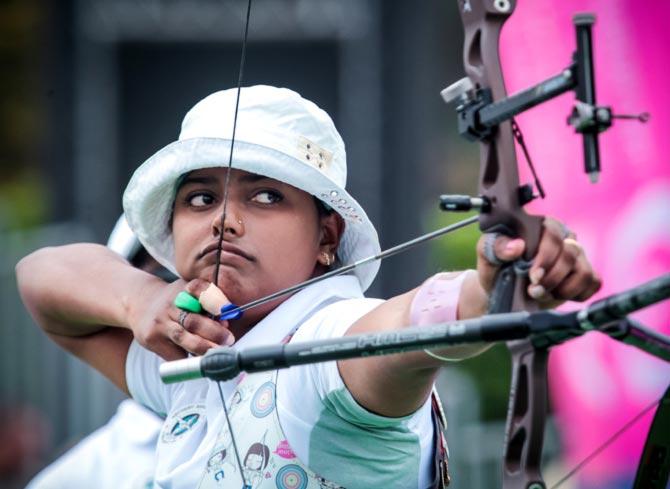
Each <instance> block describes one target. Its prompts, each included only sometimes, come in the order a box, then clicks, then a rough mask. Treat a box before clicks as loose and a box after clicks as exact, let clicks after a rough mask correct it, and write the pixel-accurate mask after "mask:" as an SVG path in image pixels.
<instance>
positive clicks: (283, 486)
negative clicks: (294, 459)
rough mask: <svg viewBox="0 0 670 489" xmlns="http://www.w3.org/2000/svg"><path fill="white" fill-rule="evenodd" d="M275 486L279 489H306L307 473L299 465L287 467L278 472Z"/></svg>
mask: <svg viewBox="0 0 670 489" xmlns="http://www.w3.org/2000/svg"><path fill="white" fill-rule="evenodd" d="M275 485H276V486H277V487H278V488H279V489H305V488H306V487H307V473H306V472H305V471H304V470H303V469H302V467H300V466H299V465H295V464H291V465H285V466H283V467H282V468H281V469H279V471H278V472H277V477H275Z"/></svg>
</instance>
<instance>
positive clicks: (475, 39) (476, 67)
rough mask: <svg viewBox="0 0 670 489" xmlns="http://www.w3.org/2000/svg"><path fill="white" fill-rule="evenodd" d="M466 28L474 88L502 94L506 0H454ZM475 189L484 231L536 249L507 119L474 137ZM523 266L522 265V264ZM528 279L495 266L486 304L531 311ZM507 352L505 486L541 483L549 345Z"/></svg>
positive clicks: (484, 94) (534, 223)
mask: <svg viewBox="0 0 670 489" xmlns="http://www.w3.org/2000/svg"><path fill="white" fill-rule="evenodd" d="M459 4H460V7H461V8H460V12H461V18H462V21H463V26H464V32H465V43H464V51H463V60H464V65H465V72H466V74H467V75H468V77H469V78H470V81H471V82H472V84H473V85H474V90H475V92H476V93H477V94H478V96H479V97H481V98H482V99H483V100H485V101H492V102H495V101H498V100H502V99H504V98H505V97H506V91H505V83H504V79H503V75H502V71H501V67H500V59H499V55H498V43H499V38H500V31H501V29H502V26H503V24H504V23H505V21H506V20H507V19H508V18H509V16H510V15H511V14H512V12H513V11H514V7H515V2H514V1H507V0H495V1H484V0H462V1H460V2H459ZM480 148H481V156H480V177H479V191H480V194H481V196H483V197H485V199H486V200H487V201H488V203H489V208H488V209H486V210H487V212H483V213H482V214H481V215H480V228H481V230H482V231H483V232H500V233H503V234H507V235H509V236H514V237H520V238H522V239H524V241H525V243H526V254H525V255H524V259H525V260H527V261H529V260H530V259H532V257H533V256H534V255H535V253H536V251H537V248H538V244H539V241H540V234H541V231H542V222H543V219H544V218H543V217H542V216H531V215H528V214H527V213H526V212H525V211H524V210H523V208H522V206H523V204H524V203H526V201H524V200H523V194H522V189H521V187H520V184H519V174H518V169H517V160H516V154H515V147H514V137H513V134H512V128H511V123H510V121H505V122H502V123H501V124H499V125H498V126H497V128H494V129H493V131H492V132H491V134H490V135H489V136H488V137H484V138H481V139H480ZM526 270H527V266H526ZM526 286H527V280H526V278H525V277H523V276H521V275H517V273H516V272H515V270H514V266H513V265H508V266H506V267H504V268H503V269H502V270H501V271H500V272H499V274H498V278H497V282H496V286H495V288H494V291H493V295H492V311H491V312H508V311H520V310H527V311H534V310H537V309H538V306H537V304H536V303H535V302H534V301H532V300H531V299H530V298H529V297H528V296H527V294H526ZM508 346H509V348H510V351H511V354H512V386H511V394H510V401H509V407H508V418H507V428H506V434H505V449H504V460H503V488H512V487H514V488H519V487H523V488H534V489H541V488H544V487H545V486H544V482H543V480H542V475H541V473H540V462H541V453H542V444H543V436H544V424H545V420H546V411H547V358H548V352H547V350H546V349H545V350H536V349H535V348H534V347H533V346H532V344H531V343H530V342H529V341H525V340H524V341H515V342H510V343H509V344H508Z"/></svg>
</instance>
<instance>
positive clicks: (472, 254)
mask: <svg viewBox="0 0 670 489" xmlns="http://www.w3.org/2000/svg"><path fill="white" fill-rule="evenodd" d="M473 215H475V213H474V212H472V213H456V212H453V213H448V212H439V211H438V212H435V213H433V214H431V216H430V222H429V227H428V228H429V229H437V228H439V227H444V226H447V225H449V224H453V223H455V222H457V221H460V220H463V219H466V218H467V217H470V216H473ZM479 236H481V233H480V231H479V228H478V227H477V226H476V225H471V226H468V227H466V228H463V229H459V230H458V231H455V232H454V233H453V234H449V235H448V236H446V237H444V238H442V239H438V240H434V241H432V243H431V247H430V266H431V268H430V269H431V270H436V271H452V270H465V269H469V268H473V269H474V268H476V266H477V254H476V251H475V247H476V245H477V240H478V239H479ZM454 368H458V369H461V370H463V371H464V372H466V373H467V374H469V375H471V376H472V378H473V380H474V381H475V383H476V385H477V389H478V390H479V395H480V398H481V400H482V405H481V409H482V411H481V415H482V418H483V419H484V420H487V421H488V420H494V419H501V418H504V417H505V416H506V413H507V399H508V397H509V386H510V375H511V367H510V356H509V352H508V350H507V348H506V347H505V345H502V344H500V345H496V346H495V347H493V348H491V349H489V350H488V351H487V352H485V353H483V354H481V355H478V356H476V357H474V358H470V359H468V360H465V361H463V362H460V363H458V364H455V365H454Z"/></svg>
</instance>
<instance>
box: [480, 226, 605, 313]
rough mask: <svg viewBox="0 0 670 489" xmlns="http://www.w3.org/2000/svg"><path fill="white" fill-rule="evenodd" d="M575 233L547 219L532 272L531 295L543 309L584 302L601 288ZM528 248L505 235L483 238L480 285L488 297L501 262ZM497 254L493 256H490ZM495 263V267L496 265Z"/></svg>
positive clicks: (520, 241) (529, 288)
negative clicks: (566, 303) (570, 301)
mask: <svg viewBox="0 0 670 489" xmlns="http://www.w3.org/2000/svg"><path fill="white" fill-rule="evenodd" d="M575 238H576V236H575V235H574V233H572V232H570V231H567V228H566V227H565V226H563V225H562V224H561V223H560V222H558V221H556V220H555V219H551V218H546V219H545V220H544V225H543V228H542V236H541V237H540V244H539V247H538V251H537V254H536V255H535V257H534V258H533V264H532V266H531V268H530V270H529V274H528V276H529V279H530V285H529V286H528V290H527V292H528V295H529V296H530V297H531V298H533V299H535V300H537V301H538V302H539V303H540V304H541V305H542V307H543V308H553V307H557V306H558V305H560V304H562V303H563V302H565V301H568V300H572V301H585V300H586V299H588V298H589V297H591V296H592V295H593V294H595V293H596V292H597V291H598V290H599V289H600V286H601V285H602V281H601V279H600V277H599V276H598V275H597V274H596V272H595V271H594V270H593V267H592V266H591V263H590V262H589V260H588V258H587V257H586V254H585V253H584V249H583V248H582V246H581V245H580V244H579V242H577V240H576V239H575ZM525 247H526V244H525V243H524V241H523V240H522V239H519V238H509V237H507V236H504V235H496V236H492V235H488V234H485V235H483V236H482V237H481V238H480V239H479V242H478V243H477V271H478V273H479V281H480V284H481V285H482V287H483V288H484V290H486V291H487V292H488V293H489V294H490V292H491V290H492V289H493V286H494V284H495V277H496V274H497V273H498V270H499V268H500V266H501V262H508V261H514V260H516V259H517V258H519V257H521V255H522V254H523V252H524V250H525ZM492 254H494V256H491V255H492ZM494 262H496V263H494Z"/></svg>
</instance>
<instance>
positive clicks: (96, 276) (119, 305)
mask: <svg viewBox="0 0 670 489" xmlns="http://www.w3.org/2000/svg"><path fill="white" fill-rule="evenodd" d="M16 277H17V283H18V288H19V292H20V294H21V298H22V300H23V302H24V304H25V306H26V308H27V309H28V311H29V312H30V314H31V315H32V316H33V318H34V319H35V321H36V322H37V323H38V324H39V325H40V327H42V329H44V331H46V332H48V333H50V334H53V335H61V336H84V335H89V334H92V333H95V332H98V331H100V330H102V329H103V328H105V327H106V326H117V327H124V328H129V327H130V315H131V313H132V310H133V307H134V306H136V305H137V302H138V301H139V300H141V297H142V296H144V295H145V294H146V293H147V292H149V291H151V290H154V288H157V287H161V286H164V283H163V282H162V281H161V280H160V279H158V278H156V277H154V276H152V275H150V274H148V273H146V272H143V271H141V270H138V269H136V268H133V267H132V266H131V265H130V264H128V262H126V261H125V260H124V259H123V258H121V257H120V256H119V255H117V254H116V253H114V252H112V251H110V250H109V249H107V248H106V247H104V246H102V245H96V244H90V243H80V244H73V245H67V246H60V247H51V248H43V249H40V250H38V251H36V252H34V253H32V254H30V255H28V256H27V257H25V258H23V259H22V260H21V261H20V262H19V263H18V264H17V265H16Z"/></svg>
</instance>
